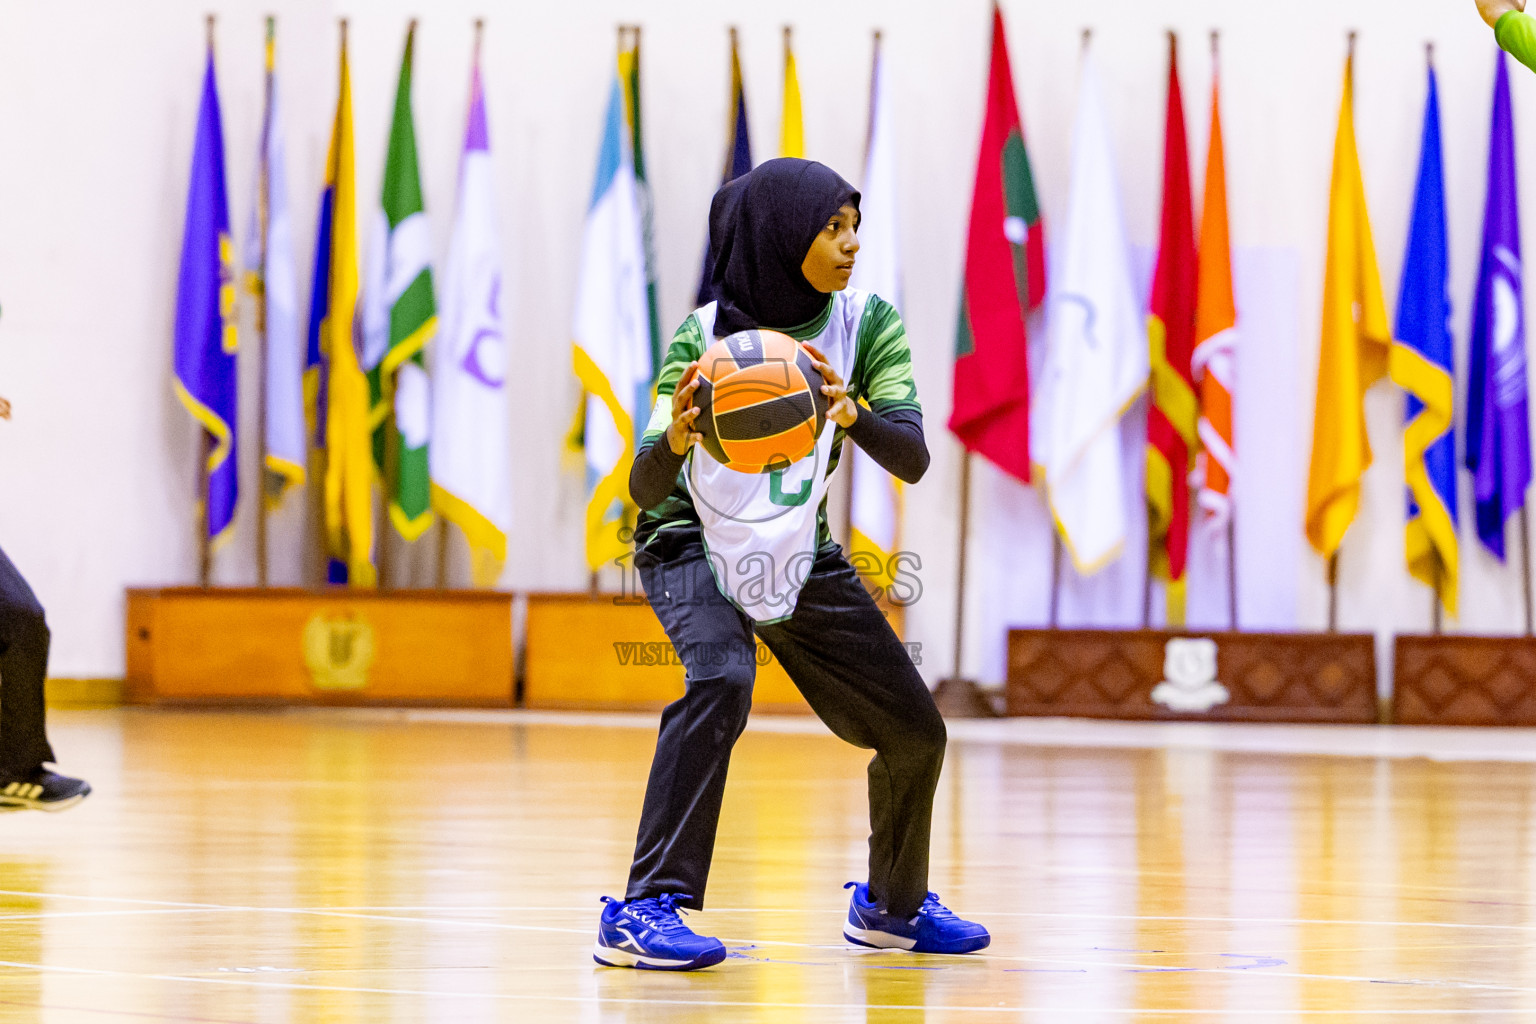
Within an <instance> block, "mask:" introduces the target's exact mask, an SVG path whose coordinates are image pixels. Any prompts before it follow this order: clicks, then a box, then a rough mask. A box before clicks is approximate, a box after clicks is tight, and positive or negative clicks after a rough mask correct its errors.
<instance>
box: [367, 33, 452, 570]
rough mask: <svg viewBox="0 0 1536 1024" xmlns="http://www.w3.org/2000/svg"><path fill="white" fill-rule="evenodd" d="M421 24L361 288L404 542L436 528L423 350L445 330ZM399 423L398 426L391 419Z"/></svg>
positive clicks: (386, 460) (398, 99)
mask: <svg viewBox="0 0 1536 1024" xmlns="http://www.w3.org/2000/svg"><path fill="white" fill-rule="evenodd" d="M415 40H416V25H415V23H414V22H412V23H411V27H410V29H409V30H408V31H407V32H406V36H405V55H404V56H403V57H401V59H400V81H399V84H398V86H397V88H396V90H395V115H394V121H393V123H392V125H391V127H390V131H389V150H388V154H387V156H386V158H385V161H384V190H383V196H382V200H381V202H380V205H379V208H378V209H377V210H375V211H374V218H373V220H374V223H373V233H372V236H371V238H370V246H369V255H368V270H367V278H366V281H365V283H364V284H363V289H362V297H361V303H362V311H361V316H362V333H363V352H362V363H363V369H364V370H366V371H367V373H368V397H369V410H368V425H369V428H370V430H371V431H372V434H373V463H374V466H375V467H377V469H378V472H379V475H380V478H381V479H382V480H383V483H384V488H385V492H386V493H385V499H386V501H387V502H388V503H389V518H390V521H391V522H393V523H394V524H395V530H396V531H397V532H399V534H400V536H402V537H404V538H405V539H406V540H408V541H409V540H415V539H416V538H417V537H420V536H421V535H422V533H424V532H425V531H426V529H427V527H429V526H431V525H432V507H431V495H432V489H431V477H430V473H429V471H428V461H429V460H428V456H427V438H428V436H429V435H430V434H431V430H432V413H431V408H430V391H431V387H430V385H429V383H428V381H427V364H426V358H425V357H424V355H423V354H422V350H423V349H424V348H426V345H427V342H428V341H430V340H431V339H432V335H433V333H434V332H436V330H437V304H436V302H435V301H434V300H433V297H432V232H431V229H430V227H429V225H428V224H427V213H426V209H425V207H424V206H423V204H422V201H421V176H420V174H419V173H418V171H417V167H416V128H415V124H414V122H413V119H412V118H411V53H412V50H413V49H414V45H415ZM391 412H393V413H394V422H393V424H391V423H390V413H391Z"/></svg>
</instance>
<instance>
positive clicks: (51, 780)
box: [0, 768, 91, 811]
mask: <svg viewBox="0 0 1536 1024" xmlns="http://www.w3.org/2000/svg"><path fill="white" fill-rule="evenodd" d="M90 792H91V784H90V783H89V782H86V781H85V780H84V779H72V778H70V777H69V776H68V775H60V774H59V773H58V772H54V771H49V770H48V769H47V768H38V769H37V770H36V771H34V772H29V773H28V774H26V775H25V776H20V777H17V776H4V775H0V811H25V810H33V811H62V810H66V809H67V808H70V807H73V806H75V804H77V803H79V802H80V801H81V800H84V799H85V798H86V797H87V796H88V795H89V794H90Z"/></svg>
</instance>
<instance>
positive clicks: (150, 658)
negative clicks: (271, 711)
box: [124, 587, 512, 707]
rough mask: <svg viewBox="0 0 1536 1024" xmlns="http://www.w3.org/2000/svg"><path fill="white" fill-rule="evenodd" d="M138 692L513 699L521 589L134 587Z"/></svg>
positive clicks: (303, 698) (131, 668) (232, 698)
mask: <svg viewBox="0 0 1536 1024" xmlns="http://www.w3.org/2000/svg"><path fill="white" fill-rule="evenodd" d="M127 626H128V628H127V634H128V636H127V643H128V652H127V653H128V679H127V683H126V688H125V694H124V695H125V698H126V699H127V700H128V702H130V703H141V704H142V703H172V702H258V703H259V702H271V703H291V704H414V705H456V706H471V707H507V706H510V705H511V703H512V595H511V594H507V593H498V592H488V591H468V590H466V591H453V590H443V591H439V590H399V591H388V592H383V593H379V592H370V591H353V590H345V589H340V588H338V589H335V590H318V591H311V590H290V589H246V588H222V587H219V588H208V589H203V588H200V587H170V588H163V589H158V590H129V591H128V619H127Z"/></svg>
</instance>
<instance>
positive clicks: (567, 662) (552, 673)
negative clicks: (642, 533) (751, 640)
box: [523, 593, 811, 714]
mask: <svg viewBox="0 0 1536 1024" xmlns="http://www.w3.org/2000/svg"><path fill="white" fill-rule="evenodd" d="M523 635H524V638H525V639H524V649H523V657H524V665H523V702H524V704H525V705H526V706H528V707H530V708H568V709H580V710H587V711H640V710H646V711H649V710H655V709H658V708H661V707H664V706H665V705H667V704H669V703H671V702H672V701H674V700H676V699H677V698H678V697H681V696H682V694H683V666H682V662H680V661H678V660H677V657H676V654H675V652H674V651H673V648H672V644H671V642H670V641H669V640H667V634H666V632H665V631H664V630H663V629H662V628H661V623H660V622H659V621H657V619H656V616H655V614H654V613H653V612H652V611H651V606H650V605H649V604H648V603H646V601H645V599H644V598H632V597H620V596H617V595H613V594H598V595H588V594H570V593H533V594H529V595H528V617H527V620H526V625H525V627H524V633H523ZM757 653H758V659H757V661H758V667H757V684H756V686H755V687H754V689H753V692H752V707H753V709H754V710H757V711H767V712H776V713H788V714H809V713H810V710H811V709H810V706H809V705H807V704H806V703H805V698H804V697H802V696H800V691H799V690H797V689H796V688H795V684H794V683H792V682H790V680H789V676H787V675H786V674H785V673H784V669H783V668H781V667H780V666H779V663H778V661H777V660H776V659H775V658H773V656H772V655H770V654H769V653H768V649H767V648H765V647H764V646H763V645H762V644H761V643H759V644H758V650H757Z"/></svg>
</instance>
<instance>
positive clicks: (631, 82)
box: [619, 27, 665, 373]
mask: <svg viewBox="0 0 1536 1024" xmlns="http://www.w3.org/2000/svg"><path fill="white" fill-rule="evenodd" d="M633 31H634V41H633V44H632V45H631V46H629V47H628V48H627V49H621V50H620V51H619V75H620V77H622V78H623V80H624V98H625V100H626V101H627V107H628V111H629V127H630V147H631V151H632V152H633V153H634V158H635V190H636V194H637V195H639V197H640V215H641V228H642V231H643V233H644V242H645V302H646V308H647V310H648V311H649V313H650V326H651V365H652V366H653V367H655V368H656V371H657V372H658V373H659V372H660V371H661V361H662V356H663V355H664V354H665V352H664V350H663V339H662V336H661V314H660V312H659V311H658V308H657V303H656V241H655V204H654V203H653V202H652V197H651V184H650V179H649V178H648V177H647V176H646V169H645V141H644V133H643V132H642V131H641V121H640V29H639V28H638V27H637V28H635V29H633Z"/></svg>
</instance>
